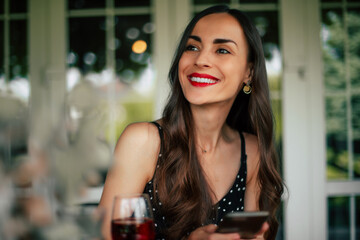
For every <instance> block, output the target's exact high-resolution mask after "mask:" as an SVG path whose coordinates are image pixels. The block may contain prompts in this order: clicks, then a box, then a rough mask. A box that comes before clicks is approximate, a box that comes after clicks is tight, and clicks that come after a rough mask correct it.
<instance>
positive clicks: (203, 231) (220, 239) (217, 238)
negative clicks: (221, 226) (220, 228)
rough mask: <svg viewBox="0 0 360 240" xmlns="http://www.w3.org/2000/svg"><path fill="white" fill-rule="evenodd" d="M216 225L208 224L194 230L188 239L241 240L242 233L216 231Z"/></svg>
mask: <svg viewBox="0 0 360 240" xmlns="http://www.w3.org/2000/svg"><path fill="white" fill-rule="evenodd" d="M216 229H217V226H216V225H213V224H211V225H206V226H204V227H199V228H197V229H196V230H194V231H193V232H192V233H191V234H190V236H189V237H188V238H187V239H188V240H230V239H231V240H235V239H236V240H240V239H241V238H240V235H239V234H238V233H226V234H223V233H216V232H215V231H216Z"/></svg>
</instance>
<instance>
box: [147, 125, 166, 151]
mask: <svg viewBox="0 0 360 240" xmlns="http://www.w3.org/2000/svg"><path fill="white" fill-rule="evenodd" d="M150 123H152V124H154V125H155V126H156V127H157V128H158V130H159V136H160V152H159V157H161V156H162V153H163V149H164V146H163V145H164V133H163V129H162V127H161V125H160V124H159V123H158V122H155V121H154V122H150Z"/></svg>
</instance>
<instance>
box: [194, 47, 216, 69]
mask: <svg viewBox="0 0 360 240" xmlns="http://www.w3.org/2000/svg"><path fill="white" fill-rule="evenodd" d="M195 65H196V66H198V67H211V65H212V64H211V59H210V55H209V53H208V52H206V51H205V50H203V51H200V52H199V54H198V56H197V58H196V60H195Z"/></svg>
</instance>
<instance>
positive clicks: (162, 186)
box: [154, 5, 284, 239]
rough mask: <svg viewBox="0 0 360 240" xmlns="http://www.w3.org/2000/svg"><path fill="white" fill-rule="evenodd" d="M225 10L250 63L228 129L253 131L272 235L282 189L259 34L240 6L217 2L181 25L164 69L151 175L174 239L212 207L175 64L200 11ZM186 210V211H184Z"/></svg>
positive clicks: (203, 220) (263, 206)
mask: <svg viewBox="0 0 360 240" xmlns="http://www.w3.org/2000/svg"><path fill="white" fill-rule="evenodd" d="M213 13H228V14H230V15H231V16H233V17H234V18H235V19H237V21H238V22H239V23H240V25H241V26H242V29H243V31H244V34H245V36H246V40H247V43H248V47H249V54H248V62H249V63H251V64H252V66H253V68H252V80H251V84H252V93H251V94H250V95H246V94H244V93H243V92H242V91H240V92H239V94H238V95H237V97H236V99H235V101H234V103H233V105H232V107H231V110H230V112H229V114H228V116H227V119H226V123H227V124H228V125H229V126H230V127H231V128H233V129H235V130H238V131H242V132H248V133H251V134H254V135H256V136H257V139H258V145H259V152H260V166H259V173H258V182H259V184H260V188H261V191H260V196H259V208H260V210H266V211H269V212H270V217H269V219H268V222H269V225H270V229H269V230H268V232H267V233H266V238H267V239H275V237H276V233H277V229H278V221H277V218H276V211H277V208H278V206H279V204H280V202H281V196H282V193H283V191H284V185H283V181H282V179H281V177H280V174H279V170H278V158H277V155H276V151H275V148H274V127H273V126H274V123H273V115H272V110H271V106H270V97H269V87H268V83H267V73H266V68H265V59H264V53H263V48H262V43H261V38H260V36H259V34H258V31H257V29H256V27H255V26H254V25H253V24H252V23H251V21H250V20H249V19H248V17H247V16H246V15H245V14H244V13H243V12H241V11H239V10H236V9H230V8H229V7H228V6H226V5H218V6H213V7H210V8H207V9H205V10H204V11H202V12H200V13H198V14H197V15H196V16H195V17H194V18H193V19H192V20H191V21H190V23H189V24H188V26H187V27H186V29H185V31H184V33H183V35H182V37H181V40H180V42H179V45H178V48H177V52H176V53H175V56H174V58H173V62H172V65H171V68H170V71H169V81H170V84H171V93H170V95H169V99H168V102H167V105H166V106H165V108H164V111H163V118H162V125H163V129H164V136H165V141H164V149H163V157H162V160H161V161H159V167H158V169H157V170H156V173H155V176H154V187H155V188H157V190H158V198H159V200H160V201H161V203H162V209H163V213H162V214H164V215H165V218H166V221H167V224H168V226H167V227H168V228H167V230H166V232H165V233H164V234H165V235H166V236H168V237H169V238H170V239H180V238H182V237H183V236H185V235H186V233H188V232H191V231H192V230H193V229H194V228H196V227H199V226H201V224H207V223H208V222H207V219H209V218H210V216H212V214H214V213H213V212H212V210H211V209H212V204H213V203H212V200H211V194H212V191H211V189H210V187H209V185H208V184H207V181H206V179H205V175H204V173H203V170H202V167H201V165H200V163H199V161H198V156H197V153H196V146H195V137H194V128H193V124H192V121H193V119H192V114H191V111H190V106H189V102H188V101H187V100H186V98H185V97H184V95H183V92H182V89H181V86H180V82H179V76H178V65H179V61H180V58H181V56H182V54H183V52H184V51H185V48H186V44H187V41H188V38H189V36H190V34H191V32H192V30H193V29H194V27H195V25H196V23H197V22H198V21H199V20H200V19H201V18H203V17H204V16H206V15H209V14H213ZM189 216H191V217H189Z"/></svg>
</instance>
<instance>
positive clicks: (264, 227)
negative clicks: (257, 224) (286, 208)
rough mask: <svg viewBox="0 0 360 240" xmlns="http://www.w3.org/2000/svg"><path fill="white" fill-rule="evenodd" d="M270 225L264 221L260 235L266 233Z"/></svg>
mask: <svg viewBox="0 0 360 240" xmlns="http://www.w3.org/2000/svg"><path fill="white" fill-rule="evenodd" d="M269 228H270V226H269V223H268V222H264V224H263V225H262V227H261V229H260V231H259V233H258V235H264V233H265V232H266V231H267V230H269Z"/></svg>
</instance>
